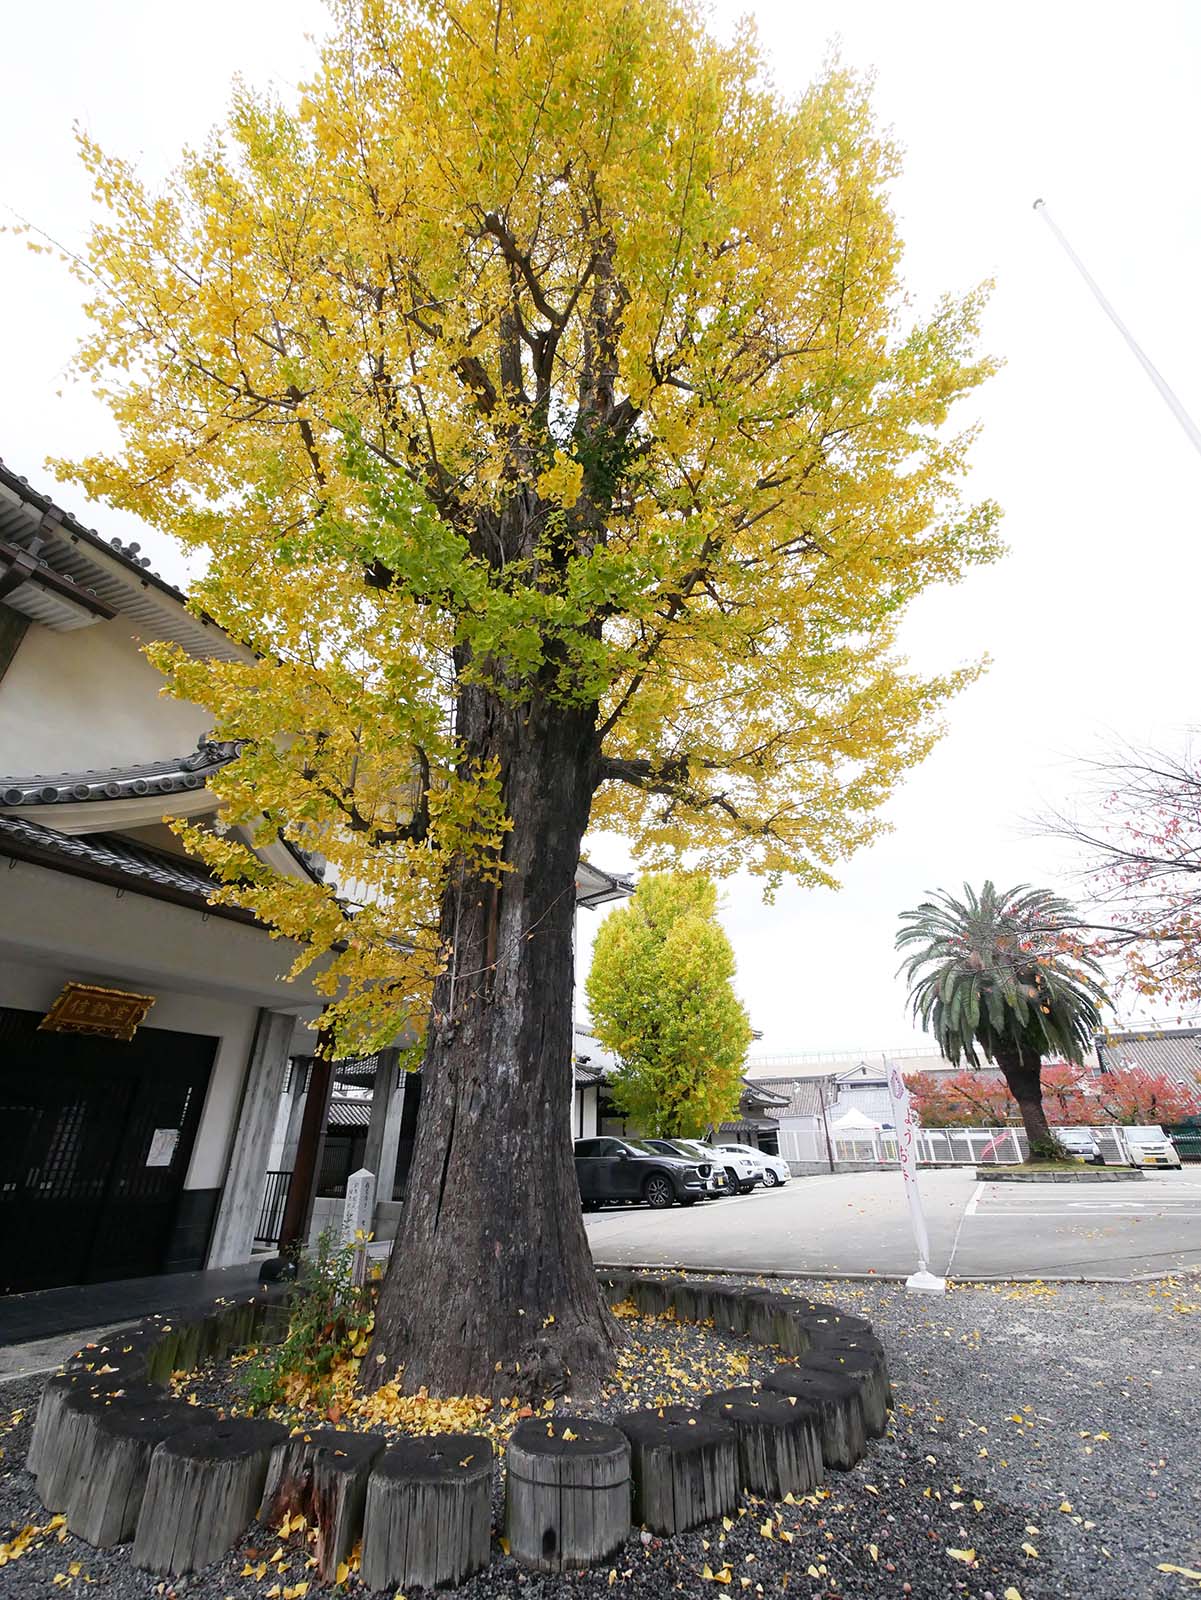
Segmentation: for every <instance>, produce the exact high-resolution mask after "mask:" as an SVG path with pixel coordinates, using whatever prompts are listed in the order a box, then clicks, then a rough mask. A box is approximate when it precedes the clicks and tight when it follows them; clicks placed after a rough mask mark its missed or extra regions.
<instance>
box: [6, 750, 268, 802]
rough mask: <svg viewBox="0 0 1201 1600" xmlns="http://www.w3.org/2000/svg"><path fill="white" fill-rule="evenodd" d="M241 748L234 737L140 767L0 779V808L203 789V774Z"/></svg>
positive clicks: (222, 763)
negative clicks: (186, 753)
mask: <svg viewBox="0 0 1201 1600" xmlns="http://www.w3.org/2000/svg"><path fill="white" fill-rule="evenodd" d="M241 749H242V741H241V740H238V739H222V740H214V739H204V738H202V739H201V740H200V741H199V742H198V744H197V746H196V748H195V750H193V751H191V752H190V753H189V754H188V755H183V756H170V757H168V758H167V759H166V760H163V761H147V762H143V763H142V764H141V765H139V766H128V767H109V768H108V769H107V770H101V771H92V770H89V771H87V772H55V773H41V772H37V773H33V774H32V775H31V776H29V777H4V776H0V806H3V807H5V808H9V807H16V806H21V807H26V806H50V805H64V804H67V805H76V804H79V803H80V802H81V801H87V800H130V799H134V798H136V797H138V796H140V795H147V794H179V793H181V792H182V791H184V790H186V789H203V788H204V785H205V778H206V776H207V774H208V773H210V772H213V771H215V770H216V769H217V768H218V767H225V766H228V765H229V763H230V762H231V761H234V760H236V758H237V756H238V754H239V752H240V751H241Z"/></svg>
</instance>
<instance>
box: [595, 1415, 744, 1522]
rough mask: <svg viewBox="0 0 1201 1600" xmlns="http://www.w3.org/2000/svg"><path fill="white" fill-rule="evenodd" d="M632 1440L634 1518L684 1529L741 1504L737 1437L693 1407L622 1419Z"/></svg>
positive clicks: (727, 1426) (622, 1426)
mask: <svg viewBox="0 0 1201 1600" xmlns="http://www.w3.org/2000/svg"><path fill="white" fill-rule="evenodd" d="M617 1427H618V1428H620V1429H621V1431H622V1433H624V1434H625V1436H626V1438H627V1439H628V1440H629V1441H630V1470H631V1476H632V1479H633V1485H634V1521H635V1522H641V1523H644V1524H645V1525H646V1527H648V1528H649V1529H650V1530H651V1532H652V1533H663V1534H672V1533H683V1532H684V1531H685V1530H686V1529H688V1528H695V1527H696V1526H697V1525H698V1523H702V1522H712V1521H713V1520H714V1519H715V1518H717V1517H720V1516H724V1515H725V1513H726V1512H728V1511H730V1510H731V1509H732V1508H733V1507H734V1506H735V1505H736V1504H737V1502H738V1487H739V1482H740V1479H739V1476H738V1435H737V1433H736V1432H735V1430H734V1428H733V1427H732V1426H731V1425H730V1424H729V1423H726V1422H723V1421H722V1420H721V1419H720V1418H719V1417H714V1416H709V1415H707V1414H706V1413H704V1412H701V1411H695V1410H693V1408H692V1407H691V1406H659V1407H658V1408H653V1409H651V1410H648V1411H633V1412H630V1413H628V1414H627V1415H626V1416H623V1417H618V1418H617Z"/></svg>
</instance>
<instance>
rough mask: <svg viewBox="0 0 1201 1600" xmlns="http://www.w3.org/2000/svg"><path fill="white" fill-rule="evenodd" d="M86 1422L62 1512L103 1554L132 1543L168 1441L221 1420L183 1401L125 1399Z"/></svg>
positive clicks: (93, 1413) (90, 1415) (94, 1411)
mask: <svg viewBox="0 0 1201 1600" xmlns="http://www.w3.org/2000/svg"><path fill="white" fill-rule="evenodd" d="M85 1417H86V1421H87V1424H88V1426H87V1427H86V1430H85V1431H84V1432H83V1434H82V1437H81V1438H80V1440H79V1443H78V1445H77V1447H76V1449H75V1451H74V1452H73V1458H72V1469H73V1470H72V1474H71V1478H70V1481H69V1482H68V1483H67V1484H66V1485H65V1486H64V1492H63V1496H62V1499H63V1506H62V1509H63V1511H64V1512H65V1513H66V1516H67V1525H68V1527H69V1528H70V1529H71V1532H72V1533H74V1534H77V1535H78V1536H79V1538H81V1539H86V1541H87V1542H88V1544H94V1545H97V1546H98V1547H100V1548H102V1549H103V1548H106V1547H107V1546H108V1545H114V1544H123V1543H124V1542H125V1540H127V1539H132V1538H133V1536H134V1531H135V1529H136V1528H137V1523H138V1513H139V1511H140V1510H141V1508H142V1499H143V1497H144V1495H145V1492H146V1482H147V1479H148V1477H149V1475H150V1461H151V1457H152V1456H153V1454H154V1451H155V1450H156V1449H157V1448H158V1446H159V1445H160V1444H161V1443H162V1442H163V1440H164V1439H169V1438H171V1437H172V1435H173V1434H177V1433H183V1432H184V1430H185V1429H186V1428H193V1427H198V1426H200V1425H202V1424H204V1423H211V1422H216V1420H217V1416H216V1413H215V1412H213V1411H206V1410H205V1409H204V1408H203V1407H200V1406H190V1405H188V1404H187V1403H186V1402H185V1401H183V1400H158V1401H153V1400H152V1401H148V1402H141V1403H139V1402H136V1401H133V1400H125V1399H122V1400H114V1401H113V1402H112V1404H111V1405H97V1406H94V1407H93V1408H91V1409H90V1410H89V1411H88V1412H86V1413H85Z"/></svg>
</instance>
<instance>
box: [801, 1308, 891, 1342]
mask: <svg viewBox="0 0 1201 1600" xmlns="http://www.w3.org/2000/svg"><path fill="white" fill-rule="evenodd" d="M804 1323H805V1327H806V1328H807V1330H808V1332H809V1339H810V1342H811V1343H812V1344H815V1345H818V1344H831V1343H836V1342H838V1341H839V1340H841V1339H862V1338H874V1337H875V1335H874V1334H873V1333H872V1325H871V1323H870V1322H869V1321H868V1320H867V1318H866V1317H854V1316H850V1315H848V1313H847V1312H845V1311H837V1310H835V1308H834V1307H833V1306H821V1307H819V1308H817V1309H813V1310H806V1311H805V1313H804Z"/></svg>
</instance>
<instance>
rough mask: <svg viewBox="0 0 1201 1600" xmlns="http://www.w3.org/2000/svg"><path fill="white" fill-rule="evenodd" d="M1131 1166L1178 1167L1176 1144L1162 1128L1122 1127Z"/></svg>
mask: <svg viewBox="0 0 1201 1600" xmlns="http://www.w3.org/2000/svg"><path fill="white" fill-rule="evenodd" d="M1122 1134H1123V1137H1124V1138H1125V1140H1126V1149H1127V1151H1128V1152H1129V1154H1130V1165H1131V1166H1132V1167H1178V1166H1180V1165H1181V1161H1180V1155H1179V1153H1178V1152H1177V1149H1176V1146H1175V1145H1174V1144H1173V1143H1172V1141H1171V1140H1170V1139H1169V1138H1168V1136H1167V1134H1166V1133H1165V1132H1164V1131H1163V1129H1162V1128H1156V1127H1150V1128H1123V1129H1122Z"/></svg>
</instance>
